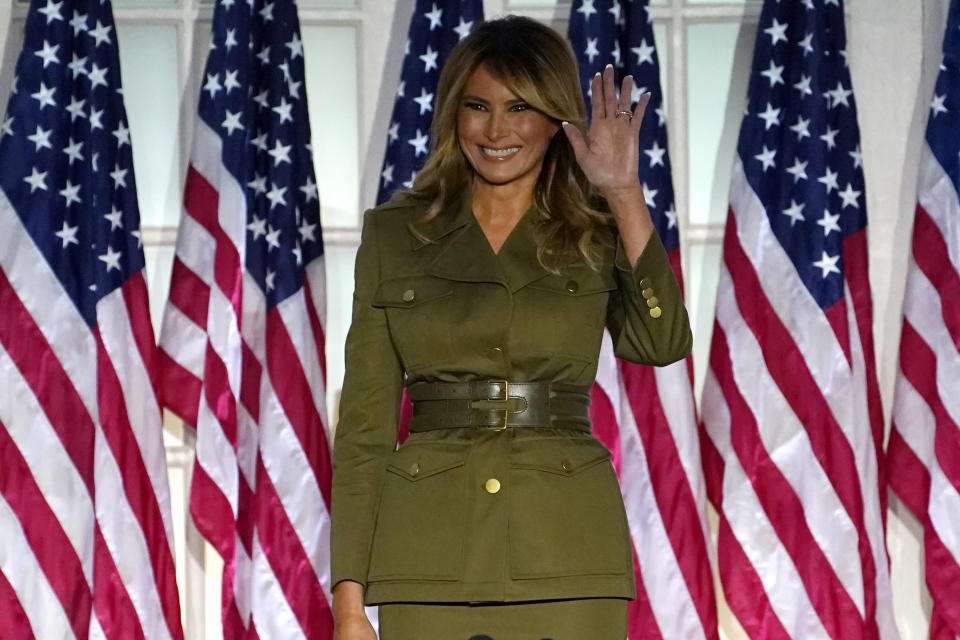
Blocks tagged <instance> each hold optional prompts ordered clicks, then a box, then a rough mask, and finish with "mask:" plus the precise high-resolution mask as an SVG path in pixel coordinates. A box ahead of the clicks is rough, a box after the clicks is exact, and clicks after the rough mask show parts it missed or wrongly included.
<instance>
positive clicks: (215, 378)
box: [203, 340, 237, 451]
mask: <svg viewBox="0 0 960 640" xmlns="http://www.w3.org/2000/svg"><path fill="white" fill-rule="evenodd" d="M203 380H204V383H205V384H204V386H203V392H204V397H205V398H206V400H207V406H209V407H210V411H211V412H212V413H213V415H214V417H215V418H216V419H217V422H219V423H220V428H221V429H223V435H224V437H225V438H226V439H227V442H229V443H230V445H231V446H232V447H233V450H234V451H236V450H237V399H236V398H235V397H234V395H233V390H232V389H231V388H230V377H229V374H228V373H227V366H226V364H224V362H223V360H221V359H220V355H219V354H218V353H217V352H216V351H215V350H214V348H213V345H212V344H210V341H209V340H208V341H207V352H206V357H205V358H204V362H203Z"/></svg>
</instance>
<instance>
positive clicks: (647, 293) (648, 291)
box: [643, 287, 653, 300]
mask: <svg viewBox="0 0 960 640" xmlns="http://www.w3.org/2000/svg"><path fill="white" fill-rule="evenodd" d="M652 295H653V289H651V288H650V287H647V288H646V289H644V290H643V297H644V298H645V299H647V300H649V299H650V296H652Z"/></svg>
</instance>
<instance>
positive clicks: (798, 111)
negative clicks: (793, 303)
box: [738, 0, 867, 309]
mask: <svg viewBox="0 0 960 640" xmlns="http://www.w3.org/2000/svg"><path fill="white" fill-rule="evenodd" d="M758 39H759V41H758V43H757V45H756V50H755V54H754V60H753V70H752V73H751V77H750V87H749V91H748V96H747V113H746V115H745V116H744V118H743V125H742V127H741V129H740V140H739V143H738V153H739V155H740V158H741V161H742V162H743V167H744V172H745V174H746V178H747V181H748V182H749V183H750V186H751V187H752V188H753V190H754V192H755V193H756V194H757V195H758V196H759V197H760V200H761V201H762V203H763V207H764V209H765V210H766V212H767V217H768V218H769V220H770V226H771V228H772V229H773V233H774V234H775V235H776V237H777V240H778V241H779V242H780V244H782V245H783V248H784V250H785V251H786V252H787V254H788V255H789V256H790V260H791V261H792V262H793V264H794V266H795V267H796V269H797V272H798V273H799V274H800V278H801V280H802V281H803V283H804V284H805V285H806V287H807V289H809V291H810V293H811V294H812V295H813V297H814V298H815V299H816V301H817V304H819V305H820V308H821V309H827V308H829V307H831V306H832V305H833V304H834V303H836V302H838V301H839V300H842V299H843V290H844V278H843V268H844V266H843V239H844V238H845V237H846V236H848V235H849V234H851V233H854V232H856V231H859V230H861V229H863V228H864V227H865V226H866V224H867V216H866V207H865V206H864V202H865V200H864V197H863V193H864V181H863V169H862V156H861V154H860V132H859V129H858V127H857V110H856V104H855V102H854V99H853V89H852V87H851V82H850V72H849V70H848V69H847V52H846V35H845V31H844V24H843V5H842V2H841V0H789V1H787V2H770V1H767V2H765V3H764V7H763V13H762V15H761V18H760V31H759V34H758Z"/></svg>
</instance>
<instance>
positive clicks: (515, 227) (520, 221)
mask: <svg viewBox="0 0 960 640" xmlns="http://www.w3.org/2000/svg"><path fill="white" fill-rule="evenodd" d="M531 209H533V203H530V206H529V207H527V208H526V210H525V211H524V212H523V213H522V214H521V215H520V217H519V218H518V219H517V221H516V222H515V223H514V224H513V227H511V229H510V231H508V232H507V235H506V236H505V237H504V239H503V242H502V243H500V247H499V249H494V248H493V243H492V242H490V237H489V236H488V235H487V232H486V231H484V229H483V225H482V224H480V220H479V219H478V218H477V216H476V214H475V213H474V212H473V208H472V207H471V208H470V215H471V217H473V222H474V224H476V225H477V229H479V230H480V235H481V236H483V239H484V241H485V242H486V244H487V248H488V249H490V253H492V254H493V257H494V258H497V259H498V260H499V259H500V254H501V253H503V250H504V248H505V247H506V246H507V244H508V243H509V242H510V239H511V238H512V237H513V236H514V235H516V234H517V230H518V229H519V228H520V226H521V225H522V224H523V222H524V220H525V219H526V217H527V216H528V215H530V210H531Z"/></svg>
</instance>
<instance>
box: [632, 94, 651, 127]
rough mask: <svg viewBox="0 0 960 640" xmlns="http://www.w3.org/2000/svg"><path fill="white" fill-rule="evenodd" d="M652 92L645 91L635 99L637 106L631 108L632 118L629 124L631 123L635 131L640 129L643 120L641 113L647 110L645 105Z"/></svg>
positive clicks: (648, 101)
mask: <svg viewBox="0 0 960 640" xmlns="http://www.w3.org/2000/svg"><path fill="white" fill-rule="evenodd" d="M651 95H652V94H651V93H650V92H649V91H647V92H646V93H645V94H643V95H642V96H640V99H639V100H637V106H636V107H634V109H633V120H632V121H631V123H630V124H632V125H633V128H634V129H636V130H637V131H640V124H641V123H642V122H643V114H644V113H645V112H646V111H647V105H648V104H650V96H651Z"/></svg>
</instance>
